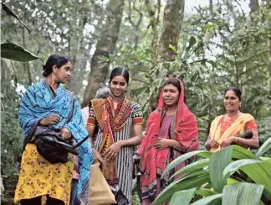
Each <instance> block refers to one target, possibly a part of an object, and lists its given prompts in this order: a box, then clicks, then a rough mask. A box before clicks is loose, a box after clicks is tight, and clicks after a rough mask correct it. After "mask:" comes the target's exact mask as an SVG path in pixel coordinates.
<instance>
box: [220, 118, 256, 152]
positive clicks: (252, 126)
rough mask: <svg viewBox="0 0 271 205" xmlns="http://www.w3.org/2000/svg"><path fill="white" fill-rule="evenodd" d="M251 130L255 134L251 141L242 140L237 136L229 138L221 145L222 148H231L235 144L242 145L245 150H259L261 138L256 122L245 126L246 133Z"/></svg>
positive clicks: (253, 121) (250, 122) (252, 121)
mask: <svg viewBox="0 0 271 205" xmlns="http://www.w3.org/2000/svg"><path fill="white" fill-rule="evenodd" d="M247 130H250V131H251V132H252V133H253V136H252V137H251V138H249V139H246V138H241V137H237V136H232V137H229V138H228V139H226V140H224V141H223V142H222V144H221V146H222V147H226V146H229V145H231V144H233V143H235V144H237V145H240V146H242V147H245V148H249V147H250V148H259V146H260V145H259V136H258V129H257V124H256V122H255V120H251V121H249V122H247V123H246V124H245V131H247Z"/></svg>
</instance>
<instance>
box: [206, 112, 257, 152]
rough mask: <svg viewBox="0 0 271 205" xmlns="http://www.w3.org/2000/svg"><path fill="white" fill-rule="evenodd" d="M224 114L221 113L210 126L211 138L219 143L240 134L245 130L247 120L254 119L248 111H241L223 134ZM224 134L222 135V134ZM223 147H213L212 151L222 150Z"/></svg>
mask: <svg viewBox="0 0 271 205" xmlns="http://www.w3.org/2000/svg"><path fill="white" fill-rule="evenodd" d="M223 117H224V115H220V116H218V117H216V118H215V119H214V120H213V122H212V124H211V128H210V137H211V139H214V140H216V141H217V142H218V143H219V144H221V143H222V141H223V140H225V139H227V138H229V137H231V136H238V135H240V134H241V133H243V132H244V131H245V125H246V123H247V122H249V121H251V120H254V118H253V116H252V115H250V114H247V113H240V115H239V116H238V118H237V119H236V120H235V121H234V122H233V123H232V124H231V126H230V127H229V128H228V129H227V130H226V131H225V132H224V133H223V134H222V133H221V120H222V119H223ZM221 134H222V135H221ZM220 149H221V147H220V146H219V147H218V148H211V150H210V151H211V152H216V151H218V150H220Z"/></svg>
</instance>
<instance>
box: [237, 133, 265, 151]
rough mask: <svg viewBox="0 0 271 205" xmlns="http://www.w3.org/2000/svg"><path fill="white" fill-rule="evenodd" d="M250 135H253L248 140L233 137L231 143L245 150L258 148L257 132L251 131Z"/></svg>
mask: <svg viewBox="0 0 271 205" xmlns="http://www.w3.org/2000/svg"><path fill="white" fill-rule="evenodd" d="M252 133H253V136H252V138H250V139H245V138H241V137H233V142H234V143H235V144H238V145H240V146H242V147H245V148H249V147H251V148H254V149H256V148H259V146H260V145H259V136H258V132H257V131H255V130H253V131H252Z"/></svg>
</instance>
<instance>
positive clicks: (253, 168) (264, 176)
mask: <svg viewBox="0 0 271 205" xmlns="http://www.w3.org/2000/svg"><path fill="white" fill-rule="evenodd" d="M270 167H271V159H269V160H265V161H262V162H261V163H257V164H250V165H246V166H243V167H241V168H240V170H242V171H243V172H245V173H246V174H247V175H248V177H249V178H250V179H251V180H252V181H254V182H255V183H256V184H262V185H264V192H263V197H264V198H265V199H266V200H267V201H270V200H271V171H270V170H271V168H270Z"/></svg>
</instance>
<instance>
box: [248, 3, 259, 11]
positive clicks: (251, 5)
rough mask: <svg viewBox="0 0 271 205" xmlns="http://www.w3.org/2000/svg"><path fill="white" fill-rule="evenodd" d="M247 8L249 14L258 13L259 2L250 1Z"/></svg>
mask: <svg viewBox="0 0 271 205" xmlns="http://www.w3.org/2000/svg"><path fill="white" fill-rule="evenodd" d="M249 8H250V13H253V12H255V11H258V10H259V1H258V0H250V2H249Z"/></svg>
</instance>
